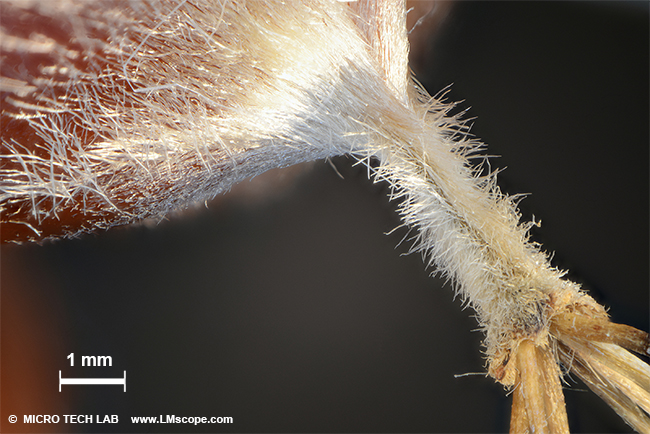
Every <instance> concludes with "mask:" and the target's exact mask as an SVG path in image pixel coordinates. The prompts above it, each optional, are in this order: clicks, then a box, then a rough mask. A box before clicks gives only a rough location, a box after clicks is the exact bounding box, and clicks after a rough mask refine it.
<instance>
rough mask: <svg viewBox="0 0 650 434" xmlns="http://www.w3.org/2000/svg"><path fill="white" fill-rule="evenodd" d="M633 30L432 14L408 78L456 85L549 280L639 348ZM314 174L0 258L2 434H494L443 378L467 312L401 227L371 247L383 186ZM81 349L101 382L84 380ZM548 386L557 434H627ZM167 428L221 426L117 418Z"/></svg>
mask: <svg viewBox="0 0 650 434" xmlns="http://www.w3.org/2000/svg"><path fill="white" fill-rule="evenodd" d="M648 17H649V15H648V3H647V2H645V1H644V2H613V3H608V2H575V3H572V2H557V3H553V2H543V3H542V2H458V3H455V4H453V5H451V4H441V5H440V7H439V9H437V10H434V11H433V15H431V16H429V17H428V19H429V20H431V21H429V25H430V26H432V27H435V28H436V30H437V31H435V32H434V31H426V32H422V33H420V36H419V37H420V38H421V40H420V41H419V45H416V47H417V50H418V51H417V53H415V56H414V61H413V68H414V70H415V73H416V75H417V77H418V79H419V80H420V81H421V82H422V83H423V84H424V85H425V86H426V87H427V88H428V89H429V91H430V92H431V93H432V94H435V93H437V92H438V91H439V90H440V89H442V88H444V87H445V86H448V85H450V84H453V86H452V87H451V91H450V92H449V94H448V98H449V100H450V101H451V100H464V101H465V102H463V103H462V104H460V108H459V110H461V109H466V108H470V107H471V108H470V110H469V112H468V114H467V116H468V117H476V119H475V120H473V121H472V122H473V125H474V126H473V129H472V131H473V133H474V134H475V135H476V136H478V137H480V138H482V139H483V140H484V141H485V142H486V143H488V144H489V148H488V152H489V154H491V155H496V156H498V157H495V158H493V159H492V160H491V164H492V167H493V168H505V167H507V169H506V170H504V171H503V173H502V174H501V175H500V185H501V186H502V188H503V190H504V191H506V192H508V193H510V194H516V193H530V194H531V195H530V196H529V197H527V198H526V199H524V200H523V201H522V202H521V205H520V207H521V211H522V214H523V217H524V219H526V220H530V219H531V218H532V217H533V216H535V218H536V219H541V221H542V227H541V228H539V229H535V230H534V233H533V235H534V238H535V240H537V241H539V242H542V243H543V244H544V247H545V249H546V250H547V251H549V252H555V253H554V264H555V265H557V266H558V267H560V268H563V269H569V270H571V273H570V277H571V278H572V279H575V280H577V281H579V282H581V283H583V284H584V286H585V287H586V288H587V289H588V290H589V291H590V293H591V294H592V295H593V296H594V297H595V298H596V299H597V300H598V301H599V302H601V303H603V304H605V305H606V306H608V307H609V308H610V313H611V316H612V318H613V320H614V321H616V322H622V323H627V324H630V325H633V326H635V327H637V328H640V329H643V330H646V331H647V330H648V310H649V295H648V294H649V291H648V288H649V276H648V274H649V266H648V264H649V255H648V235H649V234H648V221H649V219H648V197H649V191H648V185H649V182H648V174H649V172H648V160H649V158H648V157H649V155H648V150H649V141H648V131H649V125H648V122H649V121H648V120H649V113H648V105H649V104H648V95H649V89H648V76H649V71H648V52H649V42H648V41H649V32H648ZM431 23H435V26H434V25H433V24H431ZM426 25H427V21H426V20H425V21H423V25H422V28H421V29H420V30H418V32H421V31H422V30H423V29H425V28H426ZM422 39H423V40H424V41H425V42H426V43H424V44H423V43H422ZM333 164H334V165H335V166H336V168H337V169H338V171H339V172H340V173H341V174H342V175H343V179H341V178H340V177H339V176H338V175H337V173H336V172H335V170H333V169H332V167H331V166H330V165H329V164H327V163H324V162H316V163H313V164H310V165H305V166H301V167H299V168H295V169H293V170H289V171H279V172H277V171H276V173H274V174H271V175H268V176H266V177H264V178H261V179H258V180H257V181H253V182H252V183H249V182H246V183H244V184H243V185H242V187H239V188H237V189H235V191H233V192H232V193H230V194H227V195H225V196H222V197H220V198H218V199H216V200H215V201H214V202H213V203H211V204H209V208H208V209H205V208H198V209H196V210H193V211H191V212H187V213H185V214H184V215H182V216H176V217H171V218H170V219H169V220H168V221H165V222H163V223H161V224H159V225H157V226H155V227H153V226H151V225H140V226H135V227H129V228H118V229H114V230H111V231H108V232H105V233H99V234H96V235H90V236H84V237H82V238H81V239H78V240H66V241H59V242H56V243H49V244H46V245H44V246H36V245H24V246H3V247H2V251H1V254H2V256H1V267H2V268H1V272H2V274H1V278H2V280H1V285H2V287H1V290H2V292H1V307H2V312H1V321H2V330H1V332H2V335H1V338H2V340H1V342H2V348H1V351H2V353H1V362H2V364H1V369H2V372H1V380H2V395H1V399H2V401H1V405H2V410H1V418H2V419H1V424H0V427H1V428H2V431H3V432H23V431H33V432H64V431H76V432H149V431H151V432H172V431H173V432H260V431H263V432H297V431H304V432H323V431H332V432H368V431H379V432H409V431H410V432H505V431H507V430H508V422H509V411H510V398H509V397H507V396H505V393H504V391H503V390H502V389H501V387H499V386H497V385H496V384H494V382H493V381H492V380H490V379H488V378H485V377H484V376H481V375H469V376H463V377H460V378H455V377H454V375H455V374H465V373H481V372H484V361H483V360H482V358H481V354H480V350H481V346H480V342H481V338H482V336H481V334H480V333H479V332H474V331H473V329H475V327H476V322H475V320H474V319H473V318H472V312H471V310H469V309H468V310H462V306H461V303H460V300H458V299H456V300H454V297H453V293H452V290H451V288H450V285H446V284H444V282H442V281H440V280H437V279H435V278H430V277H429V273H430V272H431V271H432V270H425V269H424V267H423V264H422V261H421V258H420V257H419V256H418V255H410V256H404V255H403V253H405V252H406V251H407V250H408V246H409V242H408V241H405V242H403V243H402V244H400V241H401V240H402V239H403V238H404V237H405V236H406V235H407V232H406V231H405V230H404V229H399V230H396V231H395V232H393V233H391V234H390V235H384V233H386V232H389V231H391V230H392V229H393V228H395V227H396V226H398V225H399V220H398V218H397V216H396V214H395V212H394V210H395V208H396V204H395V203H390V202H388V199H387V197H386V193H387V191H388V190H387V187H386V185H384V184H377V185H374V184H372V182H370V181H368V179H367V176H366V169H365V168H363V167H361V166H353V164H354V161H353V160H351V159H348V158H345V157H342V158H337V159H334V160H333ZM278 179H279V180H280V182H278ZM269 185H272V187H271V188H270V189H269V187H268V186H269ZM265 186H266V188H265ZM259 189H261V192H260V191H259ZM398 244H399V246H398ZM396 246H398V247H396ZM72 352H74V353H75V358H76V363H75V366H74V367H70V365H69V361H68V360H67V359H66V357H67V355H68V354H70V353H72ZM83 355H96V356H99V355H107V356H111V357H112V361H113V366H112V367H103V368H100V367H96V368H90V367H81V366H80V357H81V356H83ZM59 370H61V371H62V376H64V377H94V376H97V377H111V376H113V377H120V376H122V372H123V371H124V370H126V371H127V392H126V393H124V392H123V391H122V389H121V388H120V387H117V386H63V391H62V392H61V393H59V392H58V371H59ZM568 381H569V386H567V389H566V391H565V395H566V400H567V407H568V413H569V421H570V424H571V431H572V432H608V433H611V432H627V431H630V430H629V428H628V427H627V426H626V425H625V424H624V423H623V422H621V420H620V419H619V418H618V416H616V415H615V413H614V412H613V410H611V409H609V407H608V406H607V405H606V404H604V403H603V402H602V401H600V399H599V398H597V397H596V396H595V395H593V394H592V393H591V392H587V391H586V390H587V389H586V387H585V386H584V385H583V384H582V383H580V382H579V381H577V380H571V379H569V380H568ZM12 414H15V415H18V417H19V419H20V420H21V421H22V415H23V414H59V415H63V414H92V415H104V414H108V415H110V414H117V415H119V417H120V423H119V424H117V425H108V424H103V425H102V424H93V425H66V424H63V423H60V424H58V425H36V424H34V425H24V424H22V423H17V424H13V425H11V424H9V423H8V422H7V418H8V417H9V415H12ZM166 414H174V415H177V416H231V417H233V418H234V421H235V423H234V424H233V425H199V426H198V427H194V426H191V425H140V426H138V425H132V424H131V423H130V417H131V416H158V415H166Z"/></svg>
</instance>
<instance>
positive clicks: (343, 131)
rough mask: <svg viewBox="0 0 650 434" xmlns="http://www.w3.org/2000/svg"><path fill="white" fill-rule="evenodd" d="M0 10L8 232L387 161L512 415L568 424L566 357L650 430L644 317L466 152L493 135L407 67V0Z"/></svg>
mask: <svg viewBox="0 0 650 434" xmlns="http://www.w3.org/2000/svg"><path fill="white" fill-rule="evenodd" d="M0 8H2V10H1V11H0V13H1V14H2V15H1V16H2V20H3V26H2V35H1V36H2V37H1V39H0V44H1V48H2V53H3V60H2V64H1V68H2V74H1V81H0V91H1V92H2V104H3V110H2V123H3V129H2V153H1V155H0V156H1V157H2V167H1V168H0V173H1V174H2V181H1V185H0V205H1V206H2V208H1V210H2V224H3V227H2V235H3V240H4V241H10V242H11V241H13V242H21V241H40V240H44V239H50V238H56V237H73V236H76V235H77V234H78V233H82V232H87V231H91V230H96V229H102V228H108V227H110V226H114V225H121V224H126V223H130V222H134V221H138V220H141V219H143V218H151V217H154V218H161V217H162V216H164V215H165V214H166V213H168V212H169V211H171V210H174V209H177V208H182V207H185V206H187V205H188V204H190V203H193V202H196V201H203V200H206V199H209V198H212V197H214V196H215V195H216V194H218V193H220V192H223V191H226V190H228V189H229V188H230V186H232V185H233V184H234V183H236V182H239V181H241V180H244V179H247V178H250V177H251V176H255V175H257V174H260V173H262V172H264V171H265V170H268V169H270V168H275V167H286V166H289V165H292V164H296V163H299V162H302V161H309V160H314V159H322V158H326V157H331V156H335V155H341V154H351V155H353V156H355V157H356V158H358V159H359V160H361V161H364V162H366V163H368V164H369V163H370V160H371V159H377V160H378V161H379V166H378V167H376V168H375V169H373V170H374V177H375V179H376V180H378V181H379V180H382V181H387V182H388V183H389V184H390V186H391V187H392V197H393V198H395V199H398V198H399V199H401V203H400V207H399V212H400V213H401V215H402V217H403V220H404V222H405V224H406V225H408V226H410V227H413V228H415V229H417V230H418V234H419V235H418V240H417V243H416V244H415V246H414V247H413V251H420V252H422V253H423V255H424V257H425V258H426V262H427V265H430V266H434V267H436V269H437V270H439V271H440V272H441V273H442V274H443V275H445V276H446V277H447V278H448V279H449V280H450V281H452V282H453V284H454V287H455V289H456V291H457V292H458V293H459V294H460V295H461V296H462V298H463V299H464V300H465V301H466V302H467V303H468V304H469V305H470V306H471V307H472V308H474V309H475V310H476V312H477V317H478V320H479V323H480V325H481V327H482V328H483V330H484V331H485V335H486V339H485V347H486V350H485V352H486V356H487V360H488V373H489V374H490V375H491V376H492V377H493V378H495V379H496V380H497V381H499V382H501V383H502V384H503V385H505V386H506V387H509V388H515V390H514V404H513V414H512V427H511V431H512V432H525V431H526V430H530V431H534V432H568V424H567V417H566V412H565V409H564V400H563V395H562V391H561V383H560V381H561V376H562V371H561V367H560V366H563V367H564V369H568V370H570V371H571V372H575V373H576V374H577V375H578V376H580V377H581V378H583V379H584V380H585V382H587V384H589V386H590V387H591V388H592V389H593V390H594V391H595V392H596V393H598V394H599V395H600V396H601V397H603V399H605V400H606V401H607V402H608V403H609V404H610V405H611V406H612V407H614V409H615V410H616V411H617V412H618V413H619V414H620V415H621V416H622V417H623V418H624V419H625V420H626V421H627V422H628V423H629V424H630V425H632V426H633V427H634V428H635V429H637V430H639V431H643V432H650V428H649V427H650V422H649V420H650V419H649V417H648V411H649V407H650V405H649V404H648V403H649V402H650V387H649V385H650V368H649V367H648V365H646V364H644V363H643V362H641V361H639V359H637V358H635V357H634V356H633V355H631V354H630V353H629V352H628V351H626V349H629V350H632V351H636V352H639V353H643V354H648V335H647V334H646V333H644V332H641V331H638V330H635V329H633V328H631V327H626V326H620V325H616V324H612V323H610V322H609V320H608V318H607V314H606V312H605V310H604V309H603V308H602V307H601V306H600V305H598V304H597V303H596V302H595V301H594V300H593V299H592V298H591V297H589V296H588V295H587V294H585V293H584V292H582V291H581V289H580V288H579V286H578V285H577V284H575V283H573V282H570V281H568V280H565V279H563V273H562V272H560V271H558V270H557V269H555V268H553V267H552V266H551V264H550V262H549V259H548V258H547V256H546V255H545V254H544V253H542V252H541V251H540V248H539V246H537V245H535V244H533V243H531V242H529V241H528V229H529V228H530V224H529V223H520V222H519V217H520V216H519V214H518V212H517V210H516V207H515V205H514V203H513V201H512V199H511V198H509V197H507V196H505V195H503V194H502V193H501V192H500V191H499V188H498V187H497V185H496V182H495V176H494V175H493V174H490V175H488V176H483V177H481V176H479V174H478V173H477V171H476V169H475V168H472V166H470V165H469V163H468V158H469V157H471V156H475V155H476V154H477V152H478V151H479V150H480V149H481V147H482V145H481V144H480V143H479V142H478V141H475V140H473V139H470V138H469V137H468V136H467V134H466V133H467V127H466V126H465V125H464V124H463V122H462V121H461V120H460V119H459V118H458V117H457V116H452V115H450V114H449V112H450V110H451V109H452V105H449V104H445V103H444V102H442V101H441V100H440V99H436V98H431V97H430V96H429V95H428V94H427V93H426V92H425V91H424V90H423V89H422V88H420V87H419V86H418V85H417V84H416V83H415V82H414V81H413V80H411V79H410V78H409V75H408V65H407V57H408V42H407V38H406V28H405V8H404V5H403V4H402V3H401V2H395V1H388V0H386V1H376V2H371V1H364V2H355V3H352V4H351V5H346V4H342V3H335V2H326V1H323V2H319V1H314V2H288V3H285V4H283V3H280V2H228V1H224V2H221V3H218V2H207V1H206V2H203V1H196V2H186V1H178V2H176V1H169V2H163V3H160V2H141V1H133V2H129V3H128V4H127V3H123V2H116V3H113V2H97V3H92V2H85V1H80V2H76V1H72V0H70V1H58V2H41V3H39V2H30V1H16V2H2V3H0ZM7 22H12V26H6V25H5V23H7ZM35 29H37V30H35ZM560 364H561V365H560Z"/></svg>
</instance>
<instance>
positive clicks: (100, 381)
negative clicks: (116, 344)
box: [59, 371, 126, 392]
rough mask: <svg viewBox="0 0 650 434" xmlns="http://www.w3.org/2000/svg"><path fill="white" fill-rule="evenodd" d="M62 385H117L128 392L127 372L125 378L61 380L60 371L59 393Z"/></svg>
mask: <svg viewBox="0 0 650 434" xmlns="http://www.w3.org/2000/svg"><path fill="white" fill-rule="evenodd" d="M62 384H90V385H99V384H117V385H123V386H124V391H125V392H126V371H124V378H61V371H59V392H60V391H61V385H62Z"/></svg>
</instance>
